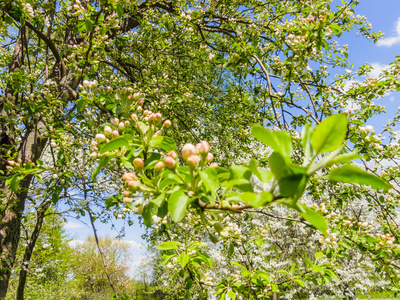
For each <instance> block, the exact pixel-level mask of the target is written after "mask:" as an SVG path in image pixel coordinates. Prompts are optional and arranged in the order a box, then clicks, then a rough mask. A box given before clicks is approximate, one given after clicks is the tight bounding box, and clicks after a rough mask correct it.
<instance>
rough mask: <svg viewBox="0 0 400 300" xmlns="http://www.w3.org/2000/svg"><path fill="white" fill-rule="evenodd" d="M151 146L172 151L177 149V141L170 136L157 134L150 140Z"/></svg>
mask: <svg viewBox="0 0 400 300" xmlns="http://www.w3.org/2000/svg"><path fill="white" fill-rule="evenodd" d="M150 147H152V148H156V147H157V148H161V149H163V150H165V151H171V150H175V149H176V144H175V141H174V140H173V139H172V138H170V137H168V136H157V137H155V138H152V139H151V140H150Z"/></svg>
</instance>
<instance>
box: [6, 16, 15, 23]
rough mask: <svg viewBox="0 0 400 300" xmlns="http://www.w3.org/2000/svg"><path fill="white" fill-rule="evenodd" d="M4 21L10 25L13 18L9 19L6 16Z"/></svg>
mask: <svg viewBox="0 0 400 300" xmlns="http://www.w3.org/2000/svg"><path fill="white" fill-rule="evenodd" d="M4 21H5V22H6V23H7V24H8V25H11V24H12V23H13V22H14V20H13V18H11V17H9V16H7V15H6V16H5V17H4Z"/></svg>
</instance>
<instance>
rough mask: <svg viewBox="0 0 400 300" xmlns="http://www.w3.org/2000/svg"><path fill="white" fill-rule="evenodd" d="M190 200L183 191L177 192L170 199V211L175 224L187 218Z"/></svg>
mask: <svg viewBox="0 0 400 300" xmlns="http://www.w3.org/2000/svg"><path fill="white" fill-rule="evenodd" d="M188 199H189V197H188V196H187V195H186V194H185V192H184V191H182V190H177V191H176V192H174V193H173V194H172V195H171V196H170V197H169V201H168V211H169V213H170V214H171V217H172V219H173V220H174V221H175V222H179V221H180V220H182V219H183V218H184V217H185V215H186V206H187V204H188Z"/></svg>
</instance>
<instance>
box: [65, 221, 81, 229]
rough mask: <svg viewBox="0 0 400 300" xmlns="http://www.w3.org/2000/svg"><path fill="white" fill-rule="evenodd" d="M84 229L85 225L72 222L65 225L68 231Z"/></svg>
mask: <svg viewBox="0 0 400 300" xmlns="http://www.w3.org/2000/svg"><path fill="white" fill-rule="evenodd" d="M82 227H83V224H80V223H76V222H72V221H68V222H67V224H65V225H64V228H66V229H78V228H82Z"/></svg>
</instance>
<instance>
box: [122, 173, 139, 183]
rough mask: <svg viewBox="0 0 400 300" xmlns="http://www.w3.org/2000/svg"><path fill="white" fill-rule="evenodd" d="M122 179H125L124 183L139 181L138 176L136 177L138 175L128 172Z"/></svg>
mask: <svg viewBox="0 0 400 300" xmlns="http://www.w3.org/2000/svg"><path fill="white" fill-rule="evenodd" d="M122 179H123V180H124V181H129V180H136V179H137V176H136V174H135V173H133V172H127V173H125V174H124V175H122Z"/></svg>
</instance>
